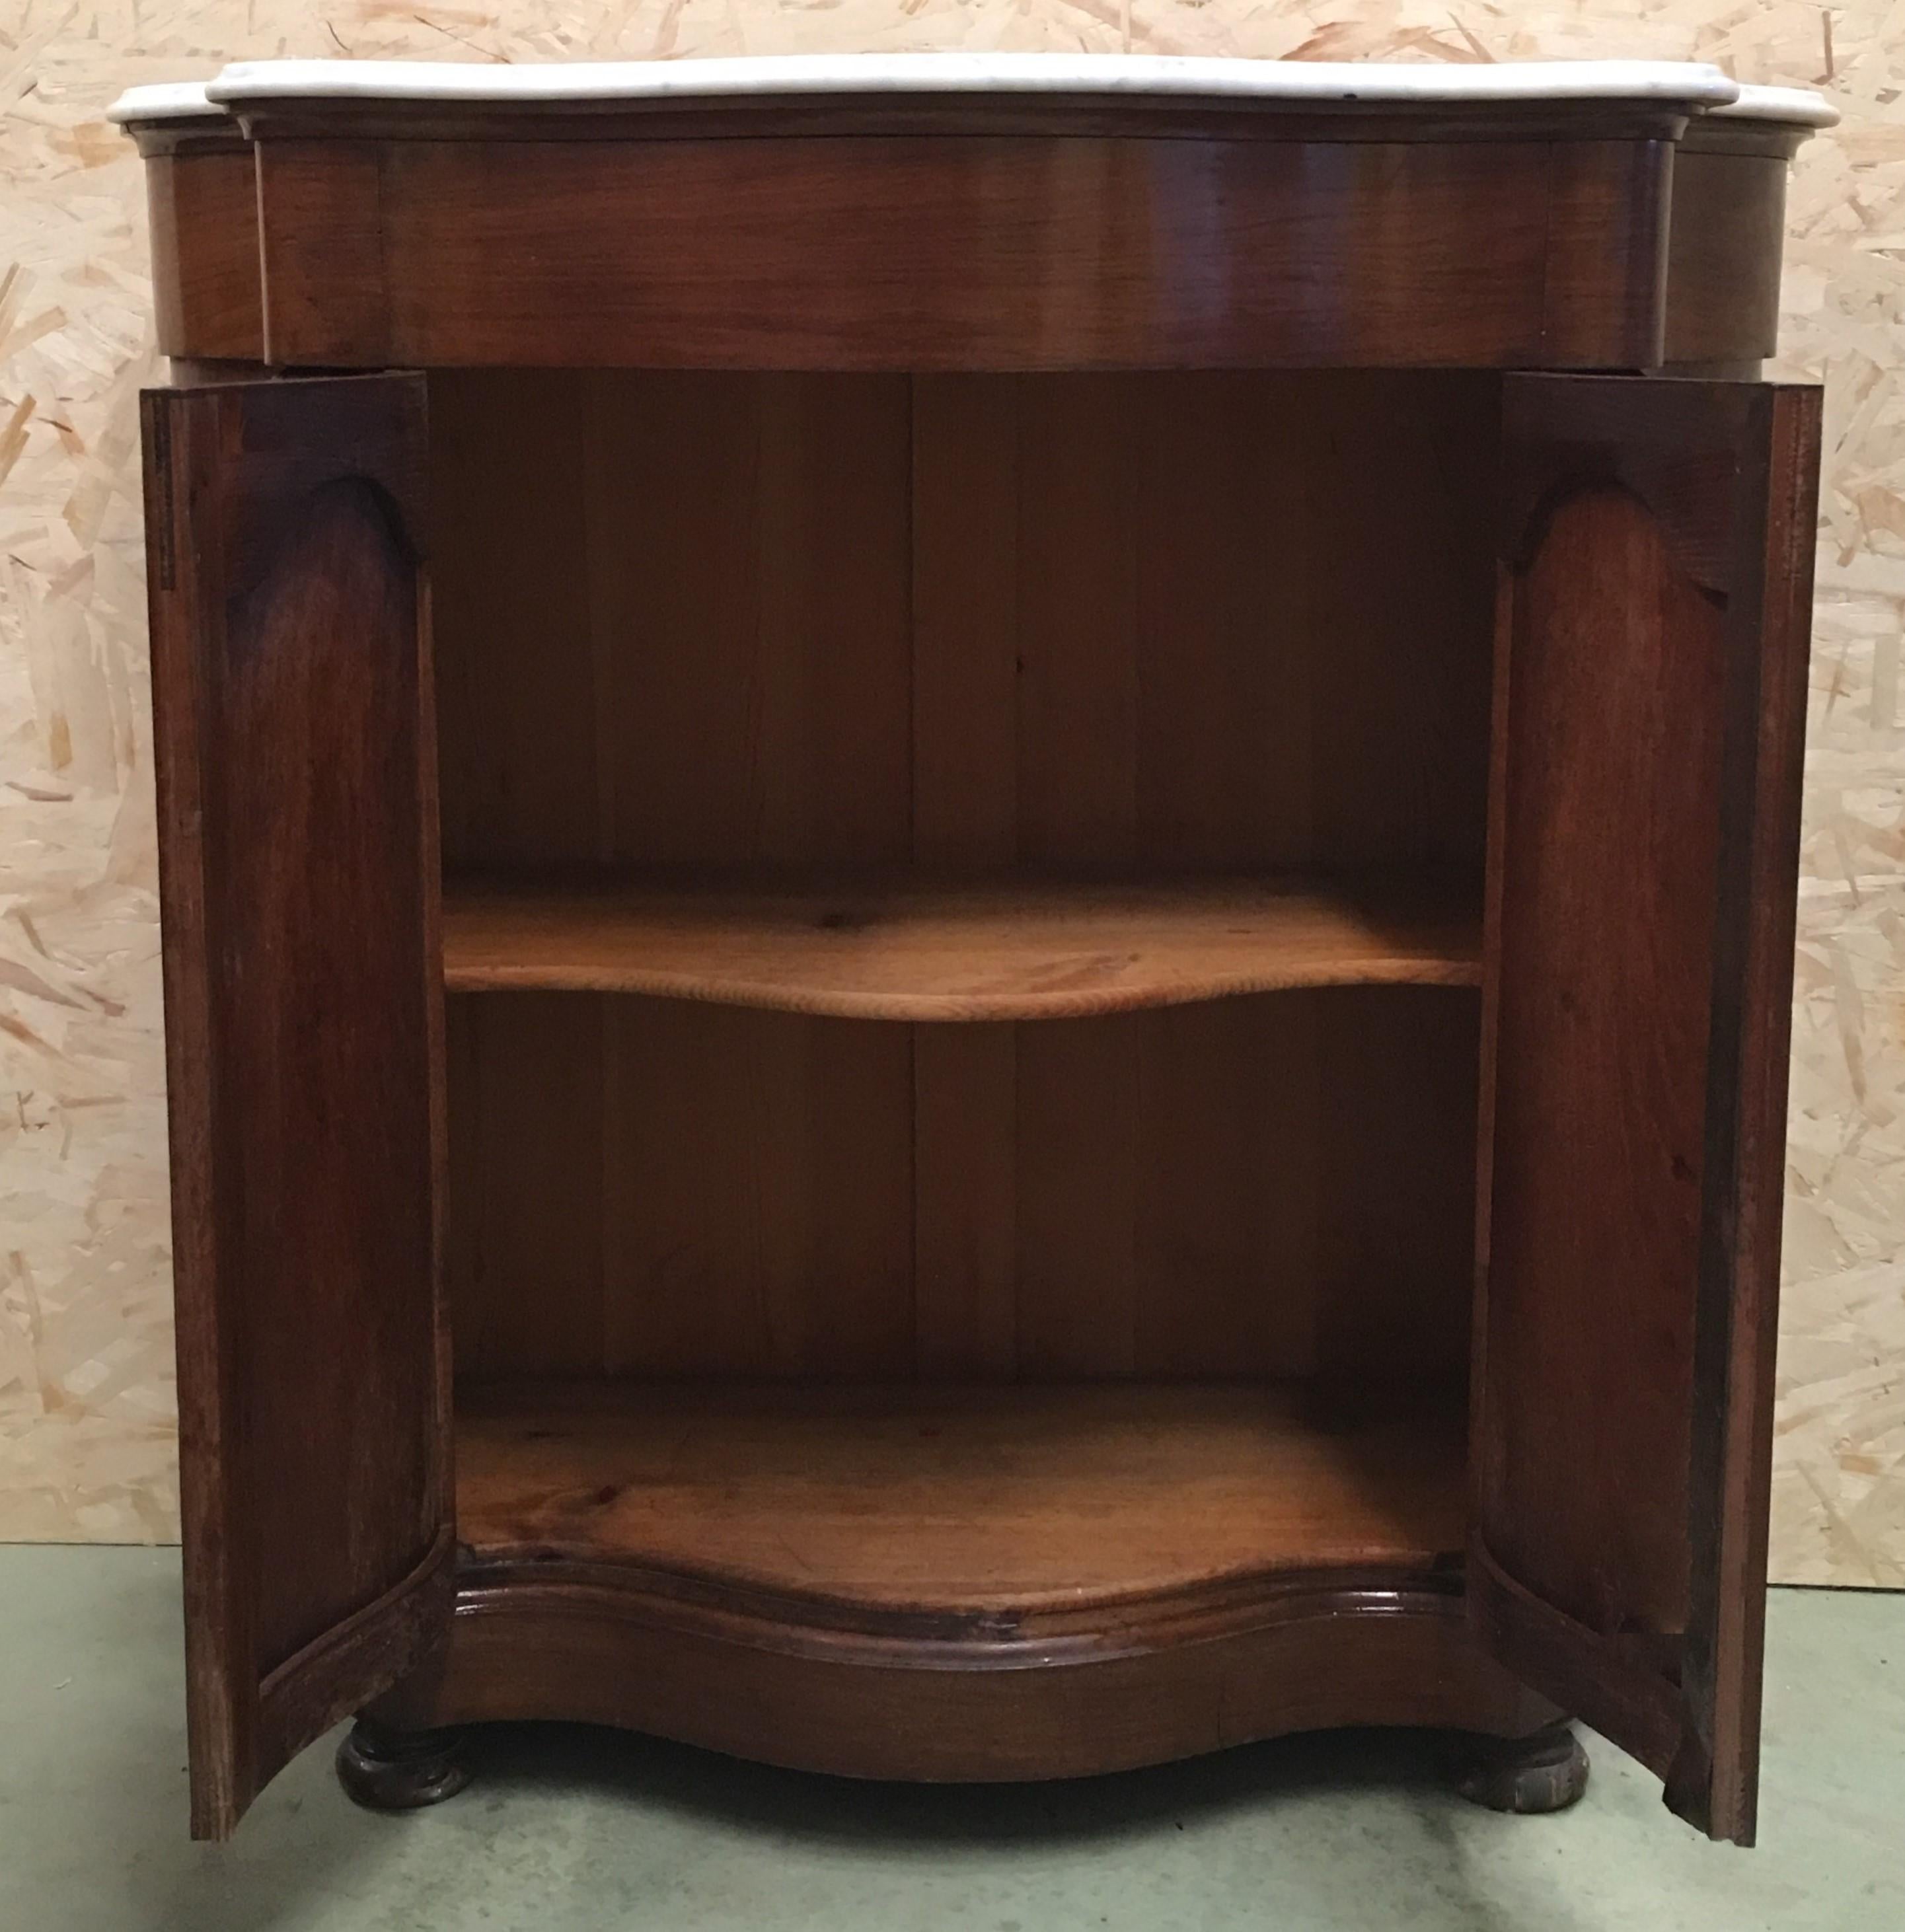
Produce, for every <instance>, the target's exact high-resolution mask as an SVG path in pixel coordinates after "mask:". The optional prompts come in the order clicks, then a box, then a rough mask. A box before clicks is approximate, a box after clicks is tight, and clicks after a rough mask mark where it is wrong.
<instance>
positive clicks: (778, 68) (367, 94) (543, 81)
mask: <svg viewBox="0 0 1905 1932" xmlns="http://www.w3.org/2000/svg"><path fill="white" fill-rule="evenodd" d="M874 94H878V95H887V94H898V95H975V94H977V95H986V94H999V95H1088V96H1099V97H1102V96H1104V95H1163V96H1169V97H1172V98H1178V99H1181V100H1199V99H1202V100H1206V101H1229V102H1262V103H1263V104H1265V107H1272V106H1274V105H1276V104H1283V103H1288V104H1295V105H1296V106H1297V107H1302V108H1306V109H1309V110H1316V109H1318V108H1321V107H1344V108H1352V109H1353V108H1355V107H1364V106H1370V107H1388V108H1391V109H1394V108H1398V107H1409V106H1410V105H1412V104H1421V105H1422V106H1424V107H1448V106H1449V105H1451V104H1456V105H1460V104H1487V103H1492V102H1500V103H1504V104H1515V103H1520V104H1530V103H1535V102H1541V101H1556V102H1589V101H1608V102H1616V101H1619V102H1629V103H1643V102H1645V103H1650V104H1655V105H1657V106H1664V107H1670V108H1673V109H1679V110H1682V111H1685V112H1687V113H1701V114H1709V113H1710V114H1717V115H1727V116H1729V117H1733V118H1747V119H1752V120H1760V121H1776V122H1779V123H1781V124H1784V125H1787V126H1789V127H1830V126H1831V125H1832V124H1833V123H1834V122H1835V121H1837V120H1838V113H1837V112H1836V110H1835V109H1834V108H1832V107H1831V105H1830V104H1829V103H1828V102H1827V101H1826V100H1825V99H1824V98H1823V97H1822V96H1820V95H1817V94H1814V93H1812V92H1809V91H1808V90H1807V89H1801V88H1787V87H1744V86H1741V85H1740V84H1739V83H1738V82H1736V81H1735V80H1732V79H1731V78H1730V77H1728V76H1727V74H1723V73H1722V72H1721V70H1720V69H1719V68H1717V67H1712V66H1708V65H1704V64H1703V63H1700V62H1674V61H1526V62H1512V61H1505V62H1490V63H1478V64H1475V65H1448V64H1443V63H1430V62H1334V61H1331V62H1326V61H1275V60H1216V59H1199V58H1178V57H1173V56H1163V55H1123V54H1040V53H1027V54H1009V53H1007V54H1002V53H987V54H958V53H928V54H844V55H836V54H815V55H807V54H802V55H779V56H773V57H768V58H744V59H723V60H680V61H611V62H569V63H562V62H550V63H547V64H539V65H524V66H514V65H496V64H493V63H490V62H481V63H477V62H466V63H460V62H430V61H341V60H314V61H303V60H283V61H239V62H236V63H234V64H233V65H229V66H228V67H226V68H224V69H223V71H221V72H220V74H218V75H217V77H215V78H214V79H213V80H211V81H209V82H208V83H197V82H191V83H169V84H166V85H163V86H147V87H135V88H132V89H128V90H127V92H125V93H124V94H123V95H121V96H120V98H118V101H115V103H114V104H113V106H112V107H111V108H110V110H108V114H109V118H111V119H113V120H114V121H119V122H121V123H129V124H139V123H142V122H152V121H178V120H188V119H193V118H198V117H201V116H204V115H214V114H222V113H226V112H227V111H230V112H234V113H244V112H245V110H248V109H249V108H251V107H256V106H260V105H262V104H265V103H268V102H286V101H360V102H361V101H379V102H401V101H416V102H419V103H428V102H458V103H465V104H472V105H476V104H481V105H485V106H497V107H506V106H510V105H520V106H522V107H538V106H539V107H563V106H568V107H578V108H580V107H589V106H591V105H598V106H601V107H626V106H628V105H630V104H638V103H642V102H667V101H682V100H716V99H720V98H727V97H733V96H739V95H790V96H829V95H862V96H863V95H874Z"/></svg>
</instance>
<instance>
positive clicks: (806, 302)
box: [134, 98, 1798, 369]
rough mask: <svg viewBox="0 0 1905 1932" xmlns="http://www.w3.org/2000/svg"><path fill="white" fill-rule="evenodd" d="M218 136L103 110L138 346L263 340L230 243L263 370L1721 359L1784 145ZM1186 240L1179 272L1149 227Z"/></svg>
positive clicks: (1500, 135) (969, 112)
mask: <svg viewBox="0 0 1905 1932" xmlns="http://www.w3.org/2000/svg"><path fill="white" fill-rule="evenodd" d="M243 130H248V133H247V132H245V131H242V130H241V127H240V126H239V124H238V123H236V122H228V123H225V124H222V125H221V124H216V123H213V124H199V123H196V122H192V123H154V124H148V126H146V127H143V128H139V129H135V130H134V131H135V132H136V133H138V134H139V138H140V142H141V146H142V148H143V149H144V151H145V152H146V154H147V155H148V161H149V163H150V168H151V181H152V184H153V185H152V205H153V224H154V260H155V278H156V282H157V289H158V291H159V296H158V301H159V308H160V323H161V330H160V335H161V344H162V346H163V347H164V348H165V349H166V351H167V353H171V354H173V355H177V356H198V357H208V356H263V355H264V354H265V353H266V349H265V344H264V337H263V312H262V310H261V308H260V293H259V288H260V272H259V266H258V265H259V263H260V259H261V257H262V259H263V261H264V263H265V264H266V272H267V275H268V278H269V281H270V282H271V284H272V298H273V299H272V347H271V350H270V354H271V356H272V359H273V360H275V361H278V362H287V363H302V364H306V365H308V364H312V363H320V364H323V365H326V366H337V365H347V366H348V365H358V366H364V365H373V366H383V365H389V364H390V363H392V362H411V363H434V364H439V365H441V364H469V363H484V362H531V363H550V362H560V363H565V364H569V365H589V364H597V365H600V364H613V363H623V364H628V363H645V364H649V365H677V366H682V367H715V366H720V367H775V368H787V367H810V368H819V367H830V368H875V367H877V368H919V369H926V368H968V367H972V368H980V367H998V368H1005V367H1010V368H1061V367H1087V366H1133V365H1171V366H1187V365H1190V364H1193V363H1198V362H1203V363H1206V364H1210V363H1255V364H1259V365H1262V364H1268V363H1277V362H1282V363H1286V364H1295V365H1312V364H1319V363H1320V364H1330V363H1337V364H1352V365H1355V364H1361V365H1370V364H1381V363H1398V364H1408V365H1418V366H1420V365H1438V364H1440V365H1448V364H1458V363H1466V364H1469V365H1502V366H1523V367H1526V366H1547V367H1552V368H1562V367H1570V366H1581V365H1588V366H1593V365H1603V366H1610V365H1611V366H1625V367H1646V366H1649V365H1652V364H1653V363H1655V362H1658V361H1659V360H1661V359H1662V357H1663V356H1664V358H1665V359H1666V360H1667V362H1670V363H1697V364H1703V365H1720V364H1730V365H1742V364H1746V363H1750V362H1754V361H1757V360H1758V359H1760V358H1762V357H1763V356H1766V354H1768V353H1770V344H1771V340H1772V338H1771V327H1772V316H1773V309H1772V308H1771V307H1769V302H1770V301H1771V300H1772V297H1771V296H1769V290H1772V291H1774V292H1775V293H1776V290H1777V286H1778V263H1779V238H1778V210H1779V206H1780V205H1781V202H1782V200H1783V196H1784V178H1785V170H1786V166H1787V160H1788V158H1789V157H1790V154H1791V153H1792V151H1793V148H1794V145H1796V138H1797V133H1798V130H1793V129H1790V128H1783V127H1778V126H1777V125H1776V124H1766V123H1738V122H1729V121H1720V120H1714V119H1711V118H1699V117H1696V118H1695V119H1694V121H1691V123H1690V122H1687V121H1684V120H1682V118H1679V117H1676V116H1675V115H1671V114H1664V113H1660V112H1658V111H1643V110H1637V109H1636V108H1634V107H1632V106H1631V105H1630V106H1628V107H1625V108H1623V107H1620V106H1619V105H1616V104H1608V103H1574V104H1565V103H1553V102H1547V103H1540V104H1535V105H1534V106H1532V107H1531V106H1529V105H1526V104H1522V105H1515V104H1499V105H1496V106H1495V107H1469V108H1467V109H1466V110H1454V111H1444V112H1436V111H1430V110H1422V109H1412V110H1409V111H1407V112H1397V111H1394V110H1389V111H1379V110H1372V109H1371V108H1370V107H1367V105H1365V106H1364V107H1360V108H1358V107H1349V108H1340V109H1337V110H1310V111H1307V112H1302V113H1294V112H1289V111H1283V112H1279V113H1275V114H1265V113H1262V112H1261V111H1255V112H1253V111H1250V110H1242V109H1239V108H1238V107H1235V106H1232V107H1226V106H1224V105H1223V104H1184V103H1177V102H1171V101H1143V100H1142V99H1135V100H1134V99H1131V98H1125V99H1122V100H1115V101H1106V100H1098V101H1093V100H1091V99H1088V98H1080V99H1076V100H1055V101H1043V102H1040V101H1025V100H1023V99H1021V100H1016V101H1015V100H1013V99H1011V98H997V99H991V100H988V99H986V98H974V99H968V100H965V101H957V100H953V101H948V100H945V99H940V100H934V99H932V98H923V99H914V100H912V101H895V100H893V99H892V98H886V99H884V100H872V101H860V102H856V101H852V100H840V101H821V102H809V103H801V102H787V101H779V102H775V101H760V100H755V101H748V100H747V99H746V98H738V99H736V100H734V101H727V102H722V103H719V104H705V103H703V104H694V103H682V102H673V103H667V104H661V103H658V104H652V105H650V106H649V107H646V108H645V109H643V110H640V111H639V112H636V113H619V114H618V113H616V112H613V111H611V110H604V109H603V108H602V107H600V106H599V105H598V106H597V107H594V108H588V107H571V108H567V109H565V108H562V107H543V108H541V109H539V110H535V111H532V112H524V111H523V110H508V109H504V110H498V109H496V108H494V107H490V108H487V109H486V108H484V107H471V106H464V107H457V106H455V105H454V104H434V105H433V104H428V103H423V104H418V103H413V104H407V105H406V106H405V107H404V109H403V110H401V112H396V111H394V110H391V109H390V108H389V107H388V106H387V105H381V104H377V103H355V104H354V103H351V102H348V101H332V102H327V103H324V104H322V105H321V106H314V105H313V104H302V107H301V105H300V104H298V103H296V102H282V103H272V104H269V106H268V107H260V108H259V109H258V110H254V111H253V112H252V113H249V114H248V115H246V116H245V120H244V123H243ZM737 136H745V137H746V138H745V139H737V138H736V137H737ZM847 137H850V138H847ZM254 151H255V153H256V154H257V157H258V160H257V163H254V158H253V157H254ZM187 157H190V166H185V165H184V162H185V161H186V160H187ZM1682 163H1684V164H1685V165H1681V164H1682ZM260 168H262V169H263V173H264V175H265V193H264V196H263V199H262V201H261V200H260V198H259V196H258V194H257V190H256V187H255V178H256V176H257V174H258V172H259V171H260ZM557 176H559V178H560V179H561V182H562V187H561V190H560V192H559V193H554V194H551V195H543V194H542V193H541V188H540V184H542V183H544V179H545V177H547V178H554V177H557ZM702 207H709V208H713V207H718V209H719V214H718V218H713V219H708V220H703V218H702V217H701V216H700V214H697V212H696V210H697V208H702ZM260 208H262V209H263V221H262V224H261V222H260V215H259V210H260ZM452 209H460V210H461V211H462V212H461V213H460V214H458V215H457V216H456V217H455V218H454V219H451V220H442V219H440V217H442V216H443V214H444V213H445V211H447V210H452ZM751 209H752V210H754V211H755V215H756V217H757V218H755V219H754V220H749V218H748V211H749V210H751ZM551 211H553V212H554V214H556V220H557V226H555V227H554V228H551V227H550V224H549V220H548V219H547V217H548V215H549V214H550V212H551ZM1769 211H1770V213H1769ZM916 214H921V215H929V217H930V218H922V219H920V220H915V219H913V217H914V216H915V215H916ZM1475 220H1481V221H1482V222H1483V223H1484V226H1483V227H1481V228H1480V229H1471V228H1469V227H1465V226H1464V225H1463V224H1464V223H1472V222H1474V221H1475ZM1265 223H1268V224H1269V226H1270V229H1271V233H1272V234H1273V235H1274V238H1275V243H1276V245H1275V246H1274V248H1270V249H1268V250H1267V249H1266V248H1265V245H1264V244H1263V242H1262V239H1261V236H1259V234H1257V233H1256V229H1258V228H1259V227H1261V226H1262V225H1263V224H1265ZM757 231H758V232H757ZM1192 231H1194V232H1196V233H1198V234H1199V236H1201V237H1202V238H1203V242H1202V246H1201V248H1200V251H1199V262H1200V263H1201V264H1202V265H1204V266H1203V267H1202V273H1203V274H1204V275H1205V278H1207V280H1208V283H1209V286H1208V287H1200V285H1199V284H1198V283H1196V281H1193V280H1190V279H1187V278H1186V277H1185V276H1184V272H1183V271H1184V263H1183V262H1182V261H1181V259H1180V257H1179V256H1178V253H1177V252H1176V251H1174V250H1172V248H1170V247H1169V237H1170V236H1172V235H1173V234H1177V233H1185V232H1192ZM391 236H397V237H398V239H399V241H400V242H401V246H398V247H397V248H390V247H389V246H387V245H386V244H387V242H389V239H390V237H391ZM1478 250H1479V251H1483V252H1485V253H1486V254H1487V256H1488V258H1489V259H1490V260H1491V262H1492V263H1493V264H1494V266H1495V272H1494V273H1493V274H1492V275H1490V276H1488V277H1476V276H1473V275H1469V274H1467V273H1466V268H1465V265H1466V263H1467V262H1468V261H1469V260H1472V259H1473V258H1474V257H1475V254H1476V252H1477V251H1478ZM1233 257H1235V259H1232V258H1233ZM790 278H791V283H790ZM792 283H797V284H799V287H800V289H801V291H802V293H801V295H800V297H799V299H798V300H793V299H789V300H788V301H787V302H781V301H780V300H779V299H778V296H777V293H776V292H777V291H778V292H783V293H784V292H786V291H787V290H789V289H790V286H791V284H792ZM1330 287H1335V289H1336V290H1337V293H1336V295H1335V296H1334V298H1332V299H1328V300H1325V299H1324V298H1323V294H1322V292H1323V291H1324V290H1327V289H1328V288H1330ZM882 291H884V292H885V293H882ZM1322 314H1327V315H1328V317H1330V320H1329V322H1328V324H1327V325H1326V326H1320V327H1319V326H1318V325H1316V323H1314V321H1313V320H1310V319H1308V318H1310V317H1312V316H1313V315H1322Z"/></svg>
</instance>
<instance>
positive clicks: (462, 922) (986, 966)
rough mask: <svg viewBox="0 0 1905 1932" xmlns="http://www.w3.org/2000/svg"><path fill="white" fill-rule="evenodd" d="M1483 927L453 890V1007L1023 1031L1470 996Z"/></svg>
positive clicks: (1041, 905)
mask: <svg viewBox="0 0 1905 1932" xmlns="http://www.w3.org/2000/svg"><path fill="white" fill-rule="evenodd" d="M1480 947H1481V939H1480V921H1479V919H1478V916H1477V915H1476V914H1475V912H1474V911H1473V910H1472V909H1471V908H1470V907H1469V906H1468V905H1467V904H1464V903H1463V901H1462V900H1461V898H1460V896H1459V895H1457V893H1456V892H1454V891H1453V890H1452V889H1450V888H1449V887H1448V886H1444V885H1439V884H1438V883H1436V882H1435V881H1433V880H1430V881H1428V882H1424V881H1422V880H1415V879H1397V878H1391V877H1351V878H1348V879H1340V880H1328V879H1317V878H1314V877H1310V878H1303V879H1272V880H1248V879H1237V878H1223V879H1197V880H1187V881H1180V882H1176V883H1169V884H1154V883H1106V882H1104V881H1094V882H1090V883H1080V882H1076V881H1062V880H1061V881H1055V880H1011V881H1009V882H989V883H877V882H876V883H866V882H863V881H856V882H853V883H848V884H845V885H841V884H837V883H836V884H826V883H820V884H816V885H815V886H813V887H812V888H811V889H790V888H787V887H784V886H782V887H779V888H777V889H761V888H760V887H759V886H730V887H721V886H670V885H665V884H651V883H622V884H614V885H604V886H598V885H590V886H577V887H574V888H568V889H550V888H547V887H546V886H538V887H535V888H514V887H509V886H496V885H494V884H490V883H484V884H472V885H458V884H456V883H452V885H451V886H449V888H448V889H446V893H445V901H444V916H443V962H444V979H445V983H446V986H448V987H449V989H450V990H451V991H452V992H529V991H538V990H540V991H548V992H609V993H648V994H658V995H667V996H670V997H673V998H679V999H697V1000H715V1001H723V1002H725V1003H727V1004H733V1005H739V1006H751V1007H778V1008H781V1009H784V1010H787V1011H790V1012H794V1013H825V1014H833V1015H837V1016H843V1017H846V1018H851V1019H895V1020H1025V1019H1063V1018H1067V1017H1070V1016H1079V1015H1085V1014H1091V1013H1119V1012H1124V1011H1127V1010H1130V1009H1133V1008H1136V1007H1161V1006H1174V1005H1179V1004H1184V1003H1186V1002H1188V1001H1193V1000H1208V999H1216V998H1220V997H1223V996H1224V995H1229V994H1236V993H1261V992H1275V991H1277V990H1280V989H1285V988H1290V987H1299V986H1368V985H1376V986H1473V985H1475V984H1476V983H1478V981H1479V980H1480V977H1481V964H1480Z"/></svg>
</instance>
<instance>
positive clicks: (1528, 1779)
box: [1455, 1724, 1588, 1816]
mask: <svg viewBox="0 0 1905 1932" xmlns="http://www.w3.org/2000/svg"><path fill="white" fill-rule="evenodd" d="M1467 1750H1468V1756H1467V1758H1466V1762H1465V1763H1464V1764H1463V1768H1462V1770H1461V1772H1460V1775H1458V1777H1457V1779H1456V1787H1455V1788H1456V1789H1457V1790H1458V1791H1460V1793H1461V1794H1462V1795H1463V1797H1464V1798H1466V1799H1468V1800H1469V1802H1470V1803H1472V1804H1475V1805H1487V1808H1489V1810H1490V1811H1516V1812H1520V1813H1521V1814H1523V1816H1529V1815H1532V1814H1535V1813H1536V1812H1541V1811H1566V1810H1567V1809H1568V1807H1569V1805H1574V1804H1576V1803H1578V1802H1580V1796H1581V1794H1582V1793H1583V1792H1584V1791H1586V1790H1587V1788H1588V1754H1587V1753H1586V1751H1583V1749H1582V1748H1581V1741H1580V1739H1579V1738H1577V1736H1575V1735H1574V1731H1573V1730H1571V1728H1570V1727H1568V1725H1567V1724H1550V1725H1548V1726H1547V1727H1546V1728H1545V1729H1544V1730H1538V1731H1535V1732H1532V1733H1529V1736H1526V1737H1525V1738H1474V1739H1470V1740H1469V1743H1468V1747H1467Z"/></svg>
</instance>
